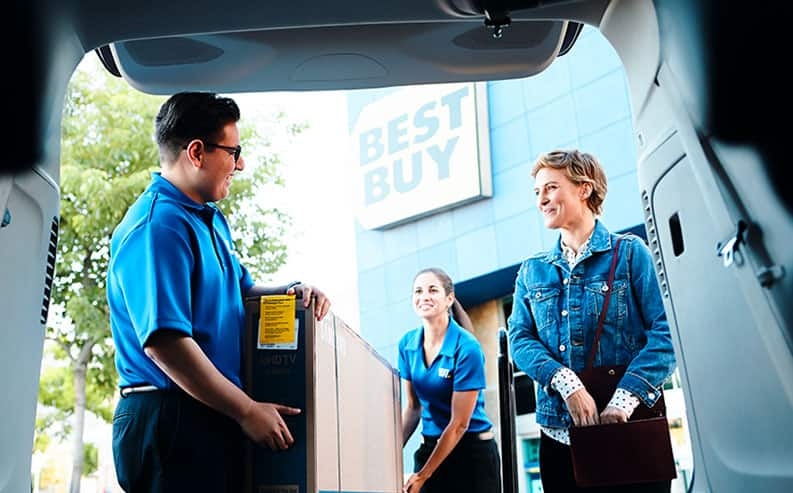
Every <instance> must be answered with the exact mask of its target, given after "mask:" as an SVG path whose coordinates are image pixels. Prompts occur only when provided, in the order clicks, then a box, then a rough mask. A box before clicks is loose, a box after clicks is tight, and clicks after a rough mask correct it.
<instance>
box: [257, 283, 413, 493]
mask: <svg viewBox="0 0 793 493" xmlns="http://www.w3.org/2000/svg"><path fill="white" fill-rule="evenodd" d="M244 355H245V356H244V364H243V366H244V367H243V377H244V387H245V390H246V392H248V394H249V395H250V396H251V397H253V398H254V399H256V400H258V401H264V402H277V403H282V404H286V405H289V406H293V407H298V408H300V409H302V410H303V412H302V413H301V414H300V415H298V416H288V417H286V418H285V421H286V424H287V426H288V427H289V430H290V431H291V433H292V436H293V437H294V439H295V444H294V445H293V446H292V447H291V448H290V449H289V450H286V451H278V452H273V451H271V450H269V449H268V448H267V447H264V446H258V445H253V444H248V450H247V458H246V478H245V480H246V491H247V492H251V493H324V492H328V493H329V492H378V493H379V492H382V493H387V492H393V493H398V492H400V491H401V488H402V479H403V475H402V436H401V435H402V424H401V408H400V382H399V376H398V373H397V371H396V370H395V369H394V368H393V367H392V366H391V365H390V364H389V363H388V362H387V361H386V360H385V359H383V358H382V357H380V356H379V355H378V354H377V352H375V351H374V349H373V348H372V347H371V346H369V344H367V343H366V341H364V340H363V339H362V338H361V337H360V336H358V334H356V333H355V332H354V331H353V330H352V329H351V328H350V327H348V326H347V324H345V323H344V322H343V321H342V320H341V319H340V318H339V317H337V316H335V315H334V314H333V313H332V312H330V313H328V314H327V316H326V317H325V318H324V319H323V320H322V321H321V322H316V320H315V318H314V303H313V302H312V303H311V305H310V306H309V308H308V309H304V308H303V303H302V300H300V299H297V300H296V299H295V297H294V296H263V297H261V298H249V299H247V300H246V342H245V348H244Z"/></svg>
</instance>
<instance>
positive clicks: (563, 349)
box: [559, 344, 652, 399]
mask: <svg viewBox="0 0 793 493" xmlns="http://www.w3.org/2000/svg"><path fill="white" fill-rule="evenodd" d="M566 349H567V346H565V345H564V344H560V345H559V351H561V352H564V351H565V350H566ZM650 398H651V399H652V397H650Z"/></svg>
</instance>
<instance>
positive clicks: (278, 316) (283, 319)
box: [258, 294, 298, 349]
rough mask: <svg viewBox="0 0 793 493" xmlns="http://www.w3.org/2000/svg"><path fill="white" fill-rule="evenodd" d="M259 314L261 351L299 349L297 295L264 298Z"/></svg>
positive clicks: (259, 344) (259, 345) (259, 343)
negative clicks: (296, 311)
mask: <svg viewBox="0 0 793 493" xmlns="http://www.w3.org/2000/svg"><path fill="white" fill-rule="evenodd" d="M260 303H261V304H260V312H259V341H258V347H259V349H297V330H298V327H297V325H298V324H297V320H296V319H295V295H288V294H283V295H272V296H262V297H261V302H260Z"/></svg>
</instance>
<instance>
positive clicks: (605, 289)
mask: <svg viewBox="0 0 793 493" xmlns="http://www.w3.org/2000/svg"><path fill="white" fill-rule="evenodd" d="M600 290H601V291H603V292H604V293H605V292H606V291H608V290H609V285H608V284H604V285H603V287H602V288H600Z"/></svg>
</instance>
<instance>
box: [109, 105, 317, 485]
mask: <svg viewBox="0 0 793 493" xmlns="http://www.w3.org/2000/svg"><path fill="white" fill-rule="evenodd" d="M239 118H240V113H239V108H238V107H237V104H236V103H235V102H234V101H233V100H231V99H229V98H223V97H219V96H217V95H215V94H212V93H181V94H176V95H174V96H172V97H171V98H169V99H168V100H167V101H166V102H165V103H164V104H163V105H162V107H161V108H160V111H159V113H158V115H157V118H156V120H155V129H156V138H157V144H158V147H159V153H160V166H161V172H159V173H154V175H153V178H152V182H151V184H150V185H149V187H148V188H147V189H146V191H145V192H144V193H143V194H142V195H141V196H140V197H139V198H138V199H137V201H136V202H135V203H134V204H133V205H132V206H131V207H130V209H129V210H128V211H127V214H126V216H125V217H124V219H123V220H122V221H121V223H120V224H119V225H118V227H117V228H116V230H115V231H114V233H113V236H112V240H111V247H110V264H109V267H108V276H107V293H108V302H109V306H110V323H111V329H112V333H113V339H114V341H115V344H116V367H117V370H118V374H119V377H120V384H119V385H120V387H121V395H122V399H121V400H120V401H119V404H118V406H117V408H116V413H115V416H114V418H113V456H114V461H115V465H116V473H117V477H118V480H119V483H120V484H121V486H122V487H123V488H124V489H125V490H126V491H142V492H161V491H212V492H222V491H228V492H234V493H237V492H238V491H240V489H241V479H242V470H241V464H242V440H241V438H242V433H245V434H246V435H247V436H248V437H250V438H251V439H252V440H254V441H256V442H258V443H261V444H264V445H267V446H269V447H270V448H272V449H273V450H278V449H285V448H288V447H289V446H290V445H291V444H292V442H293V438H292V435H291V434H290V432H289V429H288V428H287V426H286V424H285V423H284V420H283V418H282V415H285V414H297V413H299V412H300V410H299V409H294V408H290V407H287V406H283V405H280V404H276V403H265V402H256V401H253V400H252V399H251V398H250V397H248V396H247V395H246V394H245V393H244V392H243V391H242V390H241V388H240V385H241V383H240V371H241V351H242V339H243V333H244V318H245V310H244V305H243V300H244V298H245V297H247V296H259V295H263V294H276V293H277V294H283V293H288V294H298V295H302V297H303V300H304V302H305V304H306V305H308V304H309V303H310V300H311V298H312V297H314V298H316V307H317V309H316V315H317V318H318V319H321V318H322V317H324V315H325V314H326V313H327V311H328V309H329V307H330V302H329V300H328V299H327V297H326V296H325V295H324V293H323V292H322V291H320V290H319V289H317V288H315V287H312V286H309V285H305V284H301V283H297V282H295V283H290V284H289V285H287V286H280V287H272V288H266V287H262V286H256V285H255V284H254V282H253V280H252V279H251V276H250V274H249V273H248V270H247V269H246V268H245V267H244V266H242V265H241V264H240V262H239V260H238V258H237V255H236V253H235V251H234V244H233V242H232V238H231V231H230V229H229V225H228V223H227V222H226V219H225V217H224V216H223V214H222V213H221V212H220V210H219V209H218V208H217V207H216V206H215V205H214V203H215V202H217V201H219V200H222V199H224V198H225V197H226V196H227V195H228V193H229V187H230V185H231V181H232V179H233V177H234V174H235V173H236V172H238V171H242V170H243V169H244V168H245V160H244V158H243V157H242V155H241V151H242V149H241V147H240V145H239V131H238V129H237V121H239Z"/></svg>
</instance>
